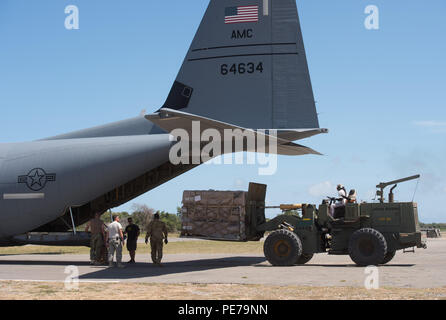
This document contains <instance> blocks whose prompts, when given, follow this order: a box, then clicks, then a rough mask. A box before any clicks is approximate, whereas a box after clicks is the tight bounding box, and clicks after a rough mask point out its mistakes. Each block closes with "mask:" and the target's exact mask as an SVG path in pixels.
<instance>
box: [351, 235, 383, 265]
mask: <svg viewBox="0 0 446 320" xmlns="http://www.w3.org/2000/svg"><path fill="white" fill-rule="evenodd" d="M348 253H349V255H350V258H351V259H352V260H353V262H355V263H356V264H357V265H358V266H370V265H374V266H377V265H379V264H381V263H382V262H383V261H384V257H385V256H386V253H387V242H386V239H385V238H384V236H383V235H382V234H381V232H379V231H378V230H375V229H372V228H363V229H359V230H357V231H355V232H354V233H353V234H352V235H351V237H350V240H349V245H348Z"/></svg>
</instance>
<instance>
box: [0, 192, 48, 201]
mask: <svg viewBox="0 0 446 320" xmlns="http://www.w3.org/2000/svg"><path fill="white" fill-rule="evenodd" d="M44 198H45V194H44V193H4V194H3V200H32V199H44Z"/></svg>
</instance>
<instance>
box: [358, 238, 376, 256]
mask: <svg viewBox="0 0 446 320" xmlns="http://www.w3.org/2000/svg"><path fill="white" fill-rule="evenodd" d="M358 248H359V251H361V253H362V254H363V255H364V256H367V257H370V256H371V255H372V254H373V252H375V246H374V245H373V242H372V241H370V240H368V239H367V240H366V239H364V240H361V241H360V242H359V243H358Z"/></svg>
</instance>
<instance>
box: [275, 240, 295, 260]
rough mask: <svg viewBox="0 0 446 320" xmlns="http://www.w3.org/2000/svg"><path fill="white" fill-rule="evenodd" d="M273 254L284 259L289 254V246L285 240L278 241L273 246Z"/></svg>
mask: <svg viewBox="0 0 446 320" xmlns="http://www.w3.org/2000/svg"><path fill="white" fill-rule="evenodd" d="M274 253H275V254H276V255H278V256H279V257H286V256H288V255H289V254H290V253H291V246H290V244H289V243H288V242H287V241H285V240H279V241H277V242H276V243H275V244H274Z"/></svg>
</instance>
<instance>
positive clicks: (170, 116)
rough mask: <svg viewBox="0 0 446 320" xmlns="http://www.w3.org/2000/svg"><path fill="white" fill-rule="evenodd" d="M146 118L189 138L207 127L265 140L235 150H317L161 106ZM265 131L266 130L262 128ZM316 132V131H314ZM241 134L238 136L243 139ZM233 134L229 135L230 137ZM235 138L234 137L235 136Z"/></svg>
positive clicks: (299, 152)
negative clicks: (161, 107) (255, 145)
mask: <svg viewBox="0 0 446 320" xmlns="http://www.w3.org/2000/svg"><path fill="white" fill-rule="evenodd" d="M146 119H147V120H149V121H151V122H153V123H154V124H156V125H157V126H159V127H160V128H162V129H164V130H166V131H167V132H169V133H172V131H174V130H175V129H183V130H185V131H186V132H187V133H188V134H189V137H190V139H191V140H193V139H194V138H195V137H197V138H200V137H201V135H202V133H203V132H204V131H205V130H207V129H214V130H217V131H218V132H219V133H220V136H221V137H222V138H223V139H225V130H230V131H232V132H237V131H238V132H240V131H241V132H243V133H246V134H248V135H249V134H251V135H254V136H255V139H256V141H259V140H261V141H265V147H264V148H261V147H259V146H258V144H257V149H255V150H251V149H247V148H245V149H244V150H233V151H234V152H237V151H249V152H265V153H277V154H280V155H304V154H317V155H320V153H319V152H317V151H315V150H313V149H311V148H308V147H305V146H302V145H299V144H295V143H292V142H290V141H289V140H285V139H281V138H278V137H276V136H274V135H270V134H265V133H264V132H262V131H255V130H252V129H246V128H242V127H239V126H235V125H232V124H228V123H224V122H221V121H217V120H213V119H209V118H205V117H201V116H197V115H193V114H190V113H186V112H181V111H177V110H172V109H167V108H163V109H161V110H160V111H159V112H158V113H154V114H150V115H147V116H146ZM194 122H198V123H199V128H197V127H194ZM194 129H195V130H197V129H199V132H194V131H193V130H194ZM264 131H267V130H264ZM269 131H271V130H269ZM315 134H316V133H315ZM243 137H244V136H243V135H241V136H240V138H241V139H243ZM232 138H233V136H231V139H232ZM235 138H236V137H235ZM274 142H277V150H276V151H275V150H274V148H273V147H272V146H271V147H270V144H271V143H274Z"/></svg>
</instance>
